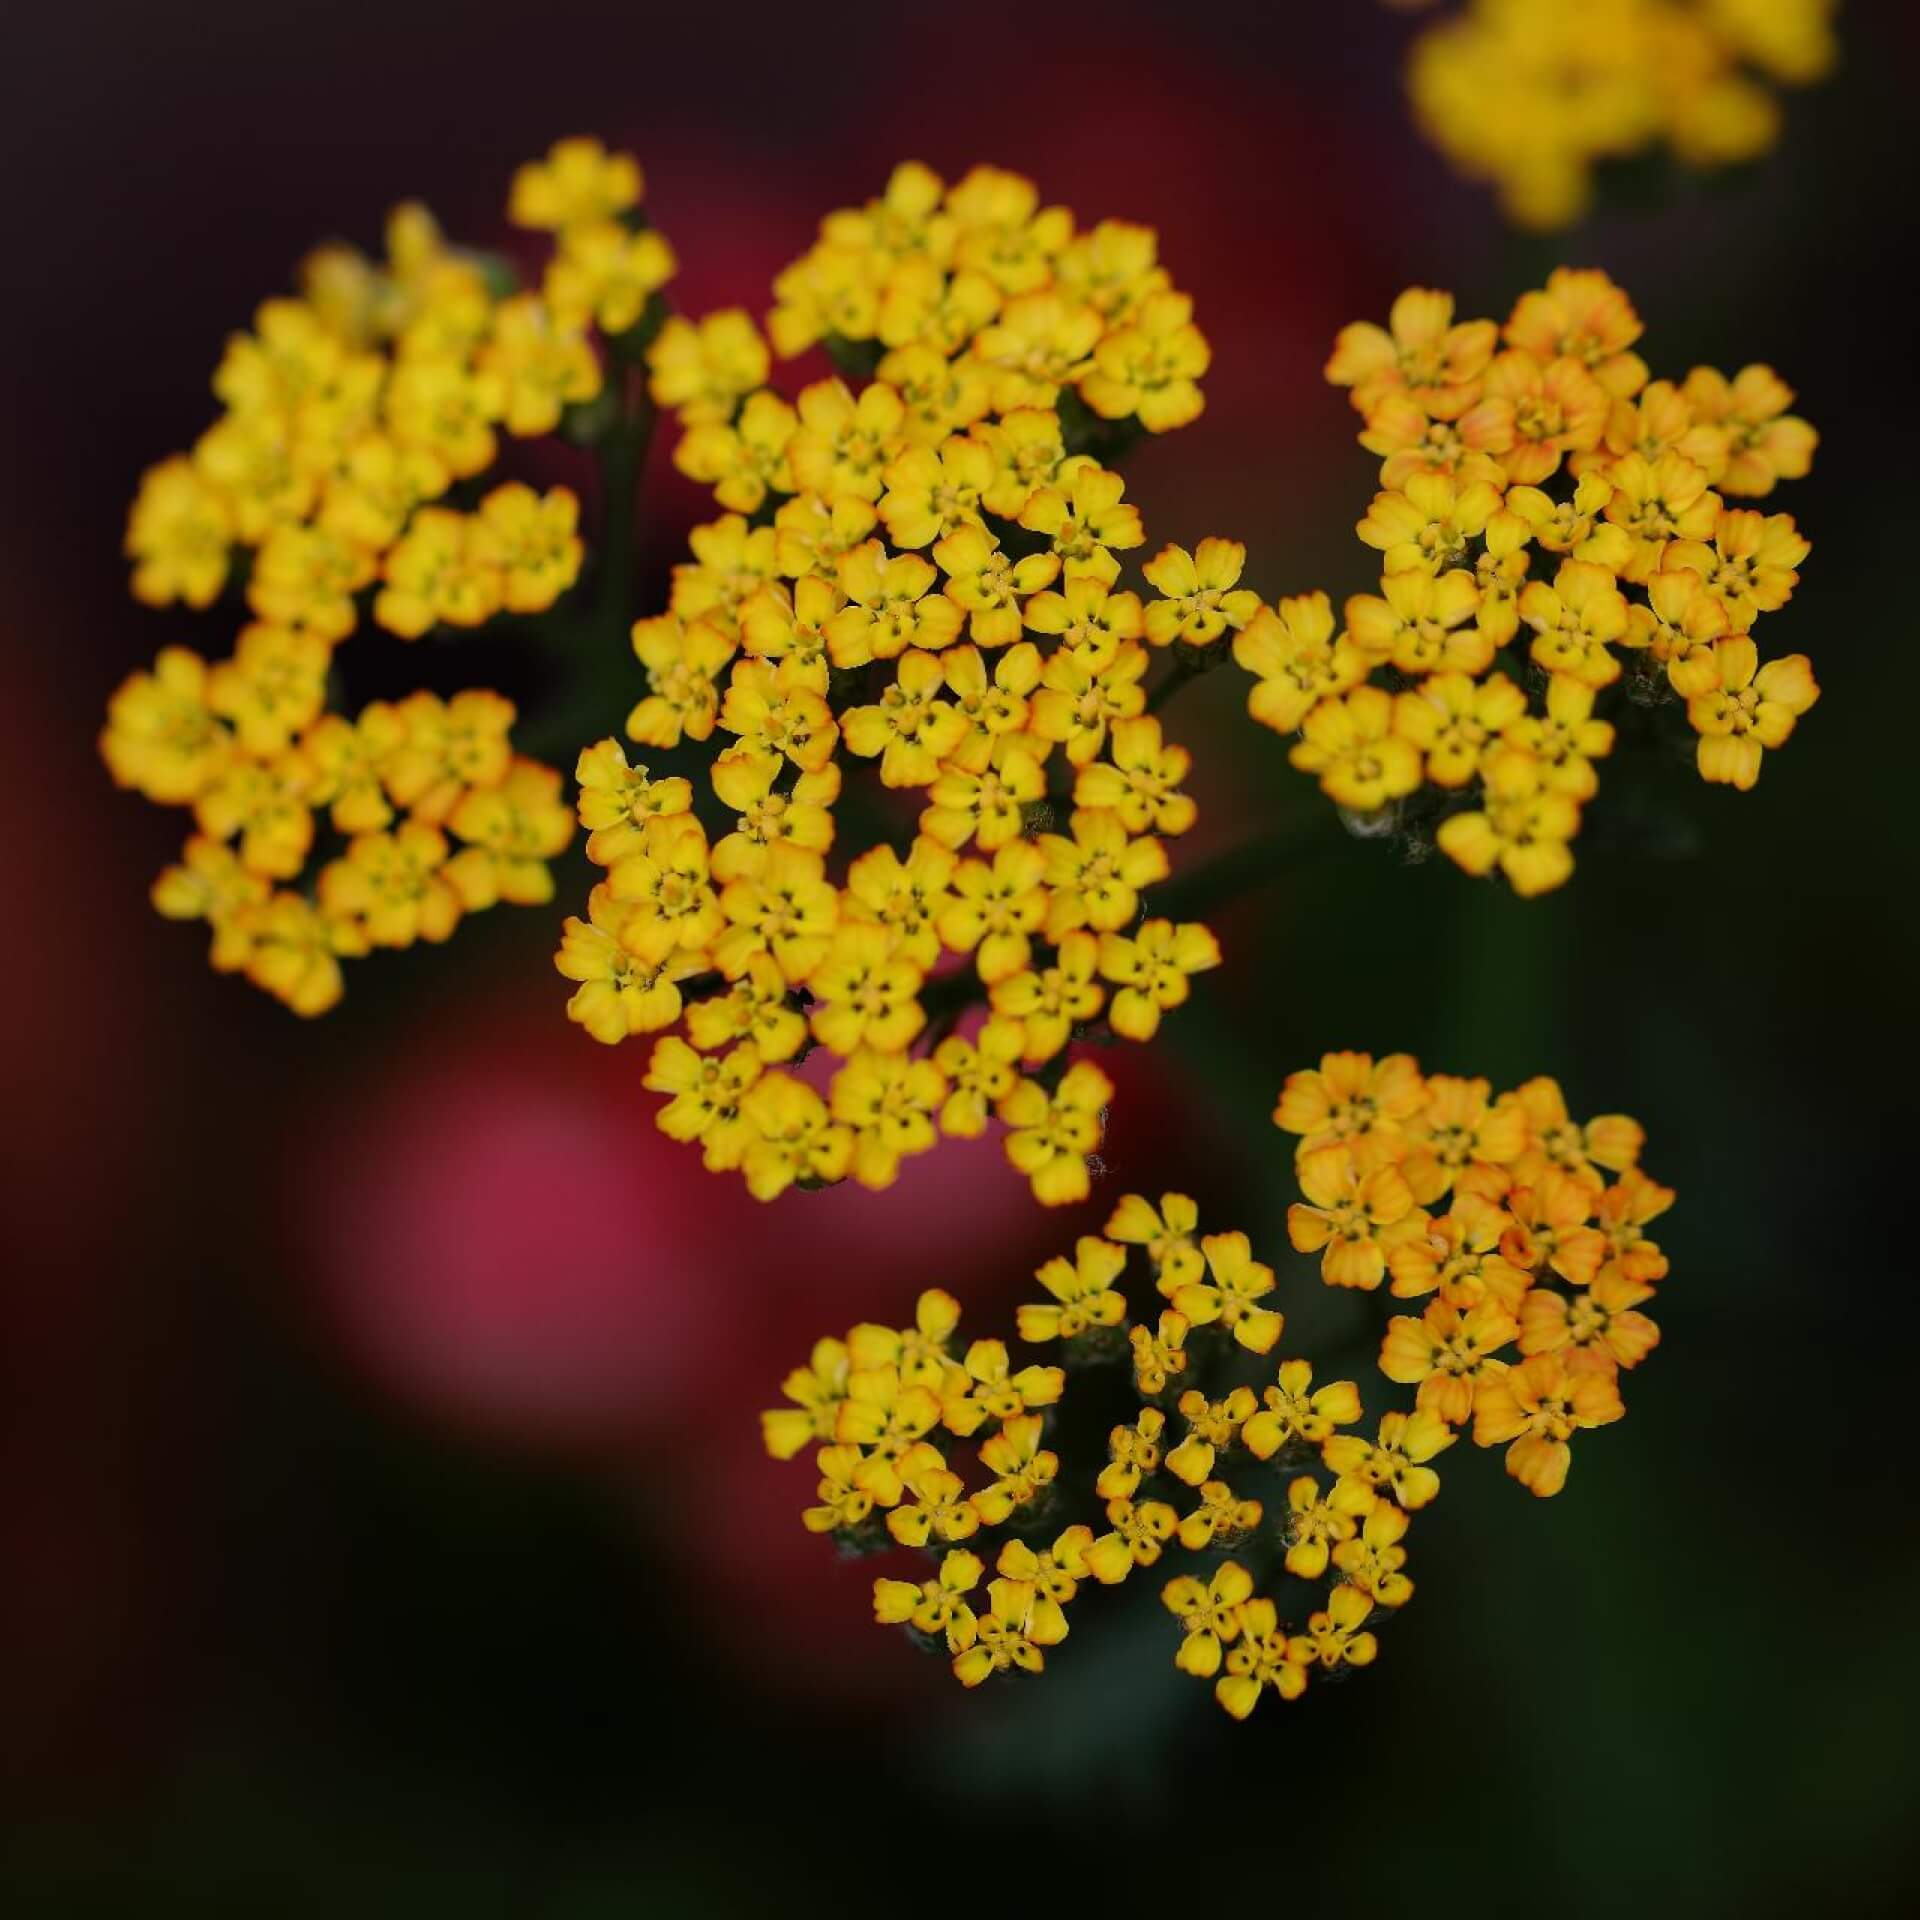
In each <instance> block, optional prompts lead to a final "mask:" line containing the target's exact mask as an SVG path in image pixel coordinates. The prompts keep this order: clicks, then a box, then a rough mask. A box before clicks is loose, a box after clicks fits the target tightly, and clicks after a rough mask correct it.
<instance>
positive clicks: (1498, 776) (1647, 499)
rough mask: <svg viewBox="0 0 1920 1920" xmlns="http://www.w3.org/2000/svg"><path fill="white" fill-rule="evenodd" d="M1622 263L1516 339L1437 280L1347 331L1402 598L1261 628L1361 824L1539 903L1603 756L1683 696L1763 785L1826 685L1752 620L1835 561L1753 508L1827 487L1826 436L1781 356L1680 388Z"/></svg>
mask: <svg viewBox="0 0 1920 1920" xmlns="http://www.w3.org/2000/svg"><path fill="white" fill-rule="evenodd" d="M1641 332H1642V327H1641V322H1640V317H1639V315H1638V314H1637V313H1636V312H1635V311H1634V309H1633V306H1632V303H1631V302H1630V301H1629V300H1628V298H1627V296H1626V295H1625V294H1624V293H1623V292H1622V291H1621V290H1620V289H1619V288H1618V287H1617V286H1615V285H1614V284H1613V283H1612V281H1610V280H1609V279H1608V278H1607V277H1606V275H1605V274H1603V273H1597V272H1586V271H1576V270H1573V269H1570V268H1562V269H1560V270H1559V271H1557V272H1555V273H1554V274H1553V276H1552V277H1551V278H1550V280H1549V281H1548V283H1547V285H1546V287H1545V288H1544V289H1542V290H1539V291H1536V292H1532V293H1528V294H1525V295H1523V296H1522V297H1521V298H1520V300H1519V301H1518V302H1517V303H1516V304H1515V306H1514V309H1513V312H1512V313H1511V315H1510V316H1509V317H1508V319H1507V322H1506V324H1505V326H1504V327H1498V326H1496V325H1495V323H1494V322H1493V321H1491V320H1471V321H1456V320H1455V318H1454V306H1453V299H1452V296H1451V295H1449V294H1446V293H1438V292H1432V291H1428V290H1424V289H1419V288H1414V289H1410V290H1409V291H1408V292H1406V293H1403V294H1402V295H1401V296H1400V298H1399V299H1398V300H1397V301H1395V303H1394V307H1393V312H1392V315H1391V316H1390V320H1389V324H1388V325H1387V326H1386V327H1379V326H1375V325H1373V324H1371V323H1368V322H1356V323H1355V324H1354V325H1352V326H1349V327H1347V328H1345V329H1343V331H1342V332H1341V334H1340V337H1339V340H1338V341H1337V342H1336V344H1335V348H1334V353H1333V357H1332V359H1331V360H1330V361H1329V362H1328V366H1327V377H1328V379H1329V380H1331V381H1332V382H1334V383H1335V384H1336V385H1338V386H1343V387H1346V388H1348V389H1349V390H1350V393H1351V396H1352V400H1353V404H1354V407H1355V409H1356V411H1357V412H1359V414H1360V415H1361V417H1362V419H1363V420H1364V421H1365V423H1366V424H1365V429H1364V431H1363V432H1362V433H1361V435H1360V444H1361V445H1362V446H1363V447H1365V448H1366V449H1367V450H1368V451H1369V452H1371V453H1374V454H1377V455H1379V456H1380V457H1381V460H1382V463H1383V464H1382V467H1381V472H1380V486H1381V491H1380V492H1378V493H1376V494H1375V496H1374V499H1373V504H1372V506H1371V507H1370V508H1369V509H1368V512H1367V514H1366V517H1365V518H1364V519H1363V520H1361V522H1360V523H1359V527H1358V529H1357V531H1358V533H1359V536H1360V539H1361V540H1362V541H1363V542H1364V543H1365V544H1366V545H1367V546H1369V547H1371V548H1373V549H1374V550H1375V551H1376V552H1377V553H1379V554H1380V555H1381V556H1382V561H1383V566H1384V571H1383V574H1382V577H1381V579H1380V582H1379V592H1378V593H1377V594H1356V595H1355V596H1353V597H1352V598H1351V599H1349V600H1348V601H1347V603H1346V608H1345V620H1344V622H1343V623H1336V621H1335V619H1334V615H1333V610H1332V607H1331V604H1330V602H1329V600H1328V598H1327V596H1326V595H1325V594H1323V593H1317V594H1311V595H1306V596H1303V597H1301V598H1299V599H1294V600H1284V601H1282V602H1281V603H1280V606H1279V609H1278V611H1277V613H1274V614H1264V613H1263V614H1262V615H1261V616H1260V617H1259V618H1257V619H1255V620H1253V621H1251V622H1249V624H1248V625H1247V626H1246V628H1245V629H1244V630H1243V631H1242V632H1241V633H1240V634H1239V636H1238V637H1237V639H1236V640H1235V642H1234V657H1235V659H1236V660H1238V661H1239V663H1240V664H1241V665H1242V666H1243V667H1244V668H1246V669H1247V671H1248V672H1250V673H1251V674H1253V675H1254V677H1255V680H1256V682H1257V684H1256V685H1255V686H1254V687H1253V689H1252V691H1251V693H1250V695H1249V698H1248V711H1249V712H1250V713H1251V714H1252V716H1253V718H1254V719H1255V720H1257V721H1259V722H1260V723H1261V724H1262V725H1263V726H1267V727H1270V728H1272V729H1273V730H1274V731H1275V732H1278V733H1283V734H1294V733H1296V732H1297V734H1298V736H1299V738H1298V741H1297V744H1296V745H1295V746H1294V747H1293V749H1292V759H1293V763H1294V765H1295V766H1297V767H1299V768H1301V769H1302V770H1303V771H1306V772H1309V773H1312V774H1314V775H1316V776H1318V778H1319V780H1320V784H1321V786H1322V788H1323V789H1324V791H1325V792H1326V793H1327V794H1328V796H1329V797H1330V798H1331V799H1332V800H1334V801H1335V802H1336V803H1337V804H1338V805H1339V806H1340V807H1341V809H1342V810H1343V812H1344V813H1345V814H1346V815H1348V816H1349V818H1350V820H1351V821H1352V823H1353V824H1354V825H1355V827H1356V830H1361V831H1385V830H1397V831H1400V832H1402V833H1404V834H1405V835H1406V836H1408V838H1409V839H1410V840H1413V841H1415V842H1416V843H1418V844H1421V845H1428V844H1435V843H1437V844H1438V846H1439V847H1440V848H1441V850H1442V851H1443V852H1445V853H1446V854H1447V855H1448V856H1449V857H1450V858H1451V859H1453V860H1454V861H1455V862H1456V863H1457V864H1458V865H1460V866H1461V867H1463V868H1465V869H1466V871H1468V872H1469V873H1473V874H1487V873H1492V872H1495V871H1498V872H1499V873H1501V874H1502V875H1504V877H1505V878H1506V879H1507V881H1508V882H1509V883H1510V884H1511V885H1512V887H1513V888H1514V890H1515V891H1516V892H1518V893H1521V894H1538V893H1541V892H1544V891H1546V890H1548V889H1549V888H1553V887H1557V886H1560V885H1561V884H1562V883H1563V882H1564V881H1565V880H1566V879H1567V878H1568V877H1569V875H1570V874H1571V873H1572V871H1573V848H1572V843H1573V840H1574V837H1575V836H1576V834H1577V833H1578V832H1579V830H1580V825H1581V817H1582V810H1583V809H1584V808H1585V806H1586V805H1587V803H1588V802H1589V801H1591V800H1592V799H1593V797H1594V795H1595V794H1596V793H1597V792H1598V790H1599V785H1600V776H1599V770H1598V767H1597V765H1596V763H1597V762H1598V761H1600V760H1602V759H1604V758H1605V757H1606V756H1608V755H1609V754H1611V753H1612V752H1613V750H1614V747H1615V744H1616V741H1617V739H1618V738H1619V736H1620V733H1621V730H1622V728H1623V727H1624V726H1626V725H1627V724H1629V716H1631V715H1632V714H1633V713H1634V712H1635V710H1639V712H1640V722H1639V723H1636V724H1642V725H1643V726H1646V727H1650V726H1652V725H1653V724H1654V723H1655V722H1656V721H1657V718H1658V716H1657V714H1653V713H1650V712H1649V710H1653V709H1658V708H1661V707H1663V706H1669V705H1670V706H1672V707H1674V708H1675V710H1676V711H1678V712H1682V713H1684V715H1685V719H1686V723H1687V725H1688V726H1690V727H1691V729H1692V731H1693V734H1694V736H1695V747H1694V757H1695V760H1696V763H1697V765H1698V768H1699V772H1700V775H1701V777H1702V778H1703V779H1705V780H1708V781H1712V782H1718V783H1723V784H1727V785H1731V786H1734V787H1737V788H1742V789H1744V788H1749V787H1751V786H1752V785H1753V784H1754V782H1755V781H1756V780H1757V779H1758V778H1759V774H1760V766H1761V761H1762V758H1763V756H1764V753H1765V751H1766V749H1768V748H1776V747H1779V746H1781V745H1783V744H1784V743H1785V741H1786V739H1787V737H1788V736H1789V735H1790V734H1791V733H1792V731H1793V728H1794V724H1795V722H1796V721H1797V720H1798V718H1799V716H1800V715H1801V714H1803V713H1805V712H1806V710H1807V709H1808V708H1809V707H1810V706H1812V705H1813V703H1814V701H1815V700H1816V699H1818V698H1819V688H1818V686H1817V685H1816V684H1815V682H1814V678H1813V671H1812V668H1811V665H1810V664H1809V662H1808V660H1807V658H1806V656H1805V655H1804V654H1797V653H1796V654H1788V655H1784V656H1782V657H1780V658H1777V659H1774V660H1771V661H1769V662H1767V663H1766V664H1765V665H1762V664H1761V660H1760V655H1759V652H1758V650H1757V648H1756V645H1755V642H1754V628H1755V625H1756V623H1757V622H1758V621H1759V619H1760V617H1761V616H1762V615H1763V614H1767V613H1771V612H1773V611H1775V610H1777V609H1778V608H1780V607H1782V606H1784V605H1785V604H1786V603H1787V601H1788V600H1789V599H1790V598H1791V597H1792V594H1793V590H1794V588H1795V587H1796V586H1797V585H1798V584H1799V580H1800V574H1799V568H1800V565H1801V563H1802V562H1803V561H1804V560H1805V559H1806V557H1807V553H1808V551H1809V548H1808V543H1807V541H1806V539H1805V538H1804V537H1803V536H1802V535H1801V533H1800V531H1799V529H1798V527H1797V526H1796V525H1795V524H1794V521H1793V517H1792V515H1791V514H1785V513H1767V512H1764V511H1760V510H1755V509H1750V508H1744V507H1735V506H1731V505H1729V504H1728V501H1729V499H1731V498H1735V497H1746V498H1764V497H1765V496H1767V495H1770V494H1771V493H1772V492H1773V490H1774V488H1775V486H1776V484H1777V483H1778V482H1779V481H1781V480H1787V479H1797V478H1799V477H1801V476H1802V475H1804V474H1805V473H1806V472H1807V471H1808V468H1809V466H1810V465H1811V462H1812V459H1813V452H1814V447H1815V445H1816V441H1817V436H1816V435H1815V433H1814V430H1813V429H1812V428H1811V427H1810V426H1808V425H1807V423H1806V422H1805V421H1804V420H1801V419H1799V418H1798V417H1796V416H1795V415H1794V414H1793V413H1791V412H1790V411H1789V409H1790V408H1791V406H1792V404H1793V393H1792V390H1791V389H1790V388H1789V387H1787V386H1786V384H1785V383H1784V382H1783V381H1781V380H1780V378H1779V377H1778V376H1777V375H1776V374H1775V373H1774V372H1773V370H1772V369H1771V368H1769V367H1764V366H1750V367H1747V368H1745V369H1744V370H1743V371H1742V372H1741V373H1740V374H1739V375H1737V376H1736V377H1735V378H1733V379H1731V380H1730V379H1728V378H1726V377H1725V376H1724V375H1722V374H1720V373H1717V372H1715V371H1714V370H1713V369H1711V368H1708V367H1696V368H1695V369H1694V370H1693V371H1692V372H1691V373H1690V374H1689V375H1688V376H1687V378H1686V379H1685V380H1684V381H1682V382H1679V383H1676V382H1673V381H1670V380H1654V379H1652V378H1651V377H1650V375H1649V372H1648V368H1647V365H1646V362H1645V361H1644V360H1642V359H1641V357H1640V355H1639V354H1638V353H1637V352H1636V351H1635V343H1636V342H1637V341H1638V340H1639V338H1640V335H1641Z"/></svg>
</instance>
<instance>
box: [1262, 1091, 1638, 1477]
mask: <svg viewBox="0 0 1920 1920" xmlns="http://www.w3.org/2000/svg"><path fill="white" fill-rule="evenodd" d="M1273 1118H1274V1124H1275V1125H1276V1126H1278V1127H1280V1128H1281V1129H1282V1130H1283V1131H1285V1132H1287V1133H1293V1134H1298V1135H1299V1136H1300V1140H1299V1145H1298V1147H1297V1149H1296V1151H1295V1161H1294V1167H1295V1175H1296V1177H1297V1179H1298V1181H1299V1184H1300V1190H1301V1194H1302V1199H1301V1200H1300V1201H1299V1202H1298V1203H1297V1204H1295V1205H1294V1206H1292V1207H1290V1208H1289V1209H1288V1213H1287V1231H1288V1236H1289V1238H1290V1239H1291V1240H1292V1242H1293V1245H1294V1247H1295V1248H1296V1250H1298V1251H1299V1252H1302V1253H1317V1254H1319V1255H1320V1272H1321V1277H1322V1278H1323V1279H1324V1280H1325V1281H1326V1283H1327V1285H1329V1286H1333V1287H1352V1288H1357V1289H1360V1290H1362V1291H1365V1292H1373V1291H1375V1290H1377V1289H1378V1288H1379V1287H1381V1286H1382V1285H1383V1284H1384V1285H1386V1287H1387V1290H1388V1292H1389V1294H1390V1295H1391V1296H1392V1297H1393V1298H1394V1299H1396V1300H1419V1301H1422V1302H1424V1305H1423V1307H1422V1310H1421V1313H1420V1315H1419V1317H1418V1318H1413V1317H1410V1316H1406V1315H1401V1316H1396V1317H1395V1319H1394V1320H1393V1321H1392V1323H1391V1324H1390V1325H1389V1327H1388V1329H1387V1333H1386V1337H1385V1340H1384V1342H1383V1344H1382V1346H1381V1350H1380V1370H1381V1372H1383V1373H1384V1374H1385V1375H1386V1376H1387V1378H1388V1379H1390V1380H1396V1381H1399V1382H1400V1383H1402V1384H1403V1385H1407V1386H1412V1387H1415V1388H1416V1389H1417V1395H1416V1400H1415V1406H1416V1410H1417V1412H1419V1413H1428V1414H1431V1415H1433V1416H1434V1417H1435V1418H1436V1419H1438V1420H1439V1421H1440V1422H1441V1423H1443V1425H1444V1426H1445V1427H1446V1428H1447V1429H1452V1428H1456V1427H1464V1426H1466V1425H1467V1424H1468V1422H1469V1421H1471V1423H1472V1426H1473V1437H1474V1439H1475V1440H1476V1442H1478V1444H1479V1445H1481V1446H1493V1445H1501V1444H1505V1445H1507V1471H1508V1472H1509V1473H1511V1474H1512V1475H1513V1476H1514V1477H1515V1478H1516V1479H1517V1480H1519V1481H1520V1482H1521V1483H1522V1484H1523V1485H1524V1486H1526V1487H1528V1488H1529V1489H1530V1490H1531V1491H1532V1492H1534V1493H1539V1494H1551V1493H1558V1492H1559V1491H1560V1489H1561V1487H1562V1486H1563V1485H1565V1483H1566V1477H1567V1468H1568V1465H1569V1463H1570V1461H1571V1457H1572V1456H1571V1450H1570V1447H1569V1445H1568V1442H1569V1441H1570V1440H1571V1439H1572V1437H1573V1435H1574V1433H1575V1432H1576V1431H1577V1430H1579V1429H1581V1428H1586V1427H1595V1426H1603V1425H1606V1424H1607V1423H1609V1422H1611V1421H1614V1420H1617V1419H1619V1418H1620V1416H1621V1414H1622V1413H1623V1412H1624V1411H1625V1409H1624V1408H1623V1406H1622V1404H1621V1400H1620V1391H1619V1376H1620V1374H1621V1373H1622V1372H1624V1371H1627V1370H1629V1369H1631V1368H1633V1367H1636V1366H1638V1365H1639V1364H1640V1362H1641V1361H1642V1360H1644V1359H1645V1358H1646V1356H1647V1354H1648V1353H1649V1352H1651V1350H1652V1349H1653V1346H1654V1344H1655V1343H1656V1341H1657V1340H1658V1339H1659V1337H1660V1336H1659V1329H1658V1328H1657V1327H1656V1326H1655V1325H1654V1323H1653V1322H1652V1321H1651V1320H1650V1319H1648V1318H1647V1316H1646V1315H1645V1314H1644V1313H1643V1312H1641V1310H1640V1309H1641V1308H1642V1307H1644V1306H1645V1305H1646V1304H1647V1302H1648V1301H1650V1300H1651V1299H1652V1298H1653V1296H1654V1290H1655V1288H1656V1286H1657V1285H1658V1283H1659V1282H1660V1281H1661V1280H1662V1279H1664V1278H1665V1277H1666V1272H1667V1258H1666V1255H1665V1254H1664V1253H1662V1252H1661V1250H1660V1248H1659V1246H1658V1245H1657V1244H1656V1243H1655V1242H1654V1241H1653V1240H1652V1239H1650V1238H1649V1237H1648V1231H1647V1230H1648V1228H1649V1227H1650V1226H1651V1225H1652V1223H1653V1222H1654V1221H1655V1220H1657V1219H1658V1218H1659V1217H1660V1216H1661V1215H1662V1214H1663V1213H1665V1212H1666V1211H1667V1209H1668V1208H1669V1207H1671V1206H1672V1205H1673V1200H1674V1195H1673V1190H1672V1189H1671V1188H1669V1187H1663V1186H1661V1185H1660V1184H1659V1183H1658V1182H1657V1181H1655V1180H1652V1179H1650V1178H1649V1177H1648V1176H1647V1175H1646V1174H1645V1173H1644V1172H1642V1171H1641V1168H1640V1151H1641V1147H1642V1145H1643V1144H1644V1141H1645V1137H1646V1136H1645V1133H1644V1130H1643V1129H1642V1128H1641V1126H1640V1124H1639V1122H1638V1121H1635V1120H1631V1119H1629V1118H1628V1117H1627V1116H1626V1115H1625V1114H1618V1113H1613V1114H1602V1115H1600V1116H1599V1117H1598V1118H1597V1119H1593V1120H1590V1121H1588V1122H1586V1123H1585V1124H1584V1125H1582V1124H1579V1123H1576V1122H1575V1121H1573V1120H1571V1119H1570V1118H1569V1117H1568V1113H1567V1104H1566V1099H1565V1096H1564V1095H1563V1094H1562V1093H1561V1091H1560V1088H1559V1086H1558V1084H1557V1083H1556V1082H1554V1081H1552V1080H1548V1079H1544V1078H1543V1079H1536V1080H1529V1081H1528V1082H1527V1083H1526V1084H1525V1085H1524V1086H1521V1087H1518V1088H1516V1089H1515V1090H1514V1091H1513V1092H1511V1093H1505V1094H1500V1095H1497V1096H1496V1095H1495V1094H1494V1092H1493V1090H1492V1088H1491V1086H1490V1084H1489V1083H1488V1082H1487V1081H1485V1080H1480V1079H1474V1080H1467V1079H1459V1078H1456V1077H1454V1076H1453V1075H1450V1074H1439V1073H1436V1074H1432V1075H1423V1074H1422V1073H1421V1071H1420V1066H1419V1062H1418V1061H1416V1060H1415V1059H1414V1058H1413V1057H1412V1056H1411V1055H1410V1054H1390V1055H1388V1056H1387V1057H1386V1058H1385V1059H1382V1060H1380V1061H1378V1062H1376V1061H1375V1060H1374V1059H1373V1058H1372V1056H1371V1055H1368V1054H1364V1053H1330V1054H1328V1055H1327V1056H1326V1057H1325V1058H1324V1059H1323V1060H1322V1061H1321V1063H1320V1065H1319V1067H1318V1068H1317V1069H1312V1070H1309V1071H1306V1072H1302V1073H1296V1074H1294V1075H1292V1076H1291V1077H1290V1078H1289V1079H1288V1081H1287V1083H1286V1085H1285V1087H1284V1088H1283V1089H1282V1090H1281V1094H1280V1100H1279V1104H1278V1105H1277V1106H1276V1107H1275V1109H1274V1116H1273ZM1509 1347H1513V1348H1517V1351H1518V1354H1519V1356H1520V1357H1519V1359H1518V1360H1516V1361H1509V1360H1507V1359H1505V1358H1502V1357H1501V1356H1502V1355H1503V1354H1504V1353H1505V1351H1506V1350H1507V1349H1508V1348H1509ZM1508 1443H1510V1444H1508Z"/></svg>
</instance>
